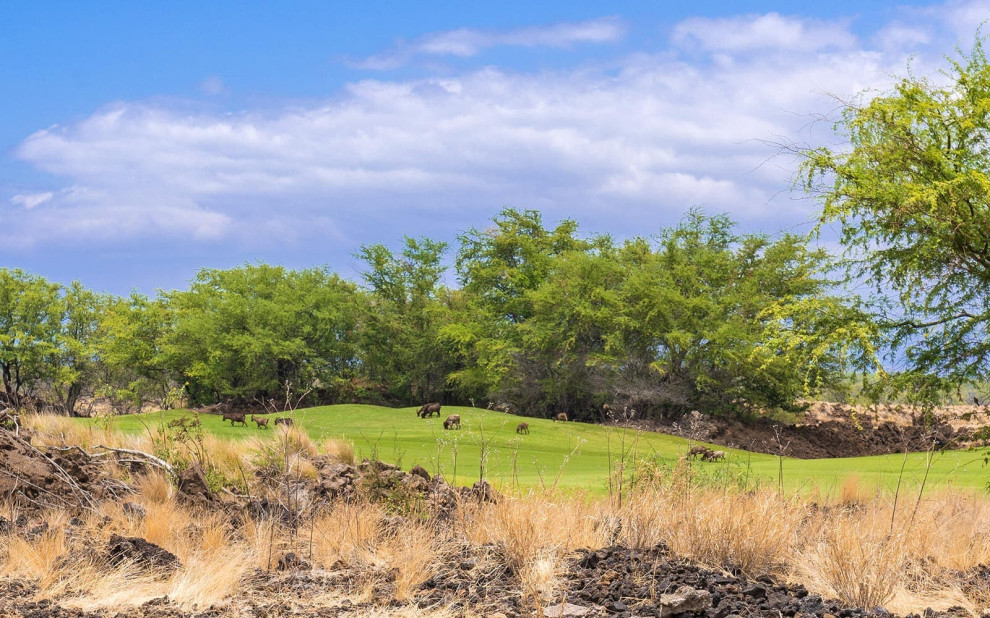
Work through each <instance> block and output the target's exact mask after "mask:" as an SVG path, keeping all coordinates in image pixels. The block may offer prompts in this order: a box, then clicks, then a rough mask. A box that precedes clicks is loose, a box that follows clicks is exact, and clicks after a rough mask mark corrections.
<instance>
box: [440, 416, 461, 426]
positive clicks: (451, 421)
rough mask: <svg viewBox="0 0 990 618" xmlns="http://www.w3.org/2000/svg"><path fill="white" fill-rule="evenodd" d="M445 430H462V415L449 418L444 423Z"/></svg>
mask: <svg viewBox="0 0 990 618" xmlns="http://www.w3.org/2000/svg"><path fill="white" fill-rule="evenodd" d="M443 428H444V429H460V428H461V415H460V414H451V415H450V416H448V417H447V420H445V421H444V422H443Z"/></svg>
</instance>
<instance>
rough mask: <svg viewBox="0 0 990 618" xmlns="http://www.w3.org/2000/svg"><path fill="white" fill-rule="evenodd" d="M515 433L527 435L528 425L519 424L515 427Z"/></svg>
mask: <svg viewBox="0 0 990 618" xmlns="http://www.w3.org/2000/svg"><path fill="white" fill-rule="evenodd" d="M516 433H529V423H519V424H518V425H516Z"/></svg>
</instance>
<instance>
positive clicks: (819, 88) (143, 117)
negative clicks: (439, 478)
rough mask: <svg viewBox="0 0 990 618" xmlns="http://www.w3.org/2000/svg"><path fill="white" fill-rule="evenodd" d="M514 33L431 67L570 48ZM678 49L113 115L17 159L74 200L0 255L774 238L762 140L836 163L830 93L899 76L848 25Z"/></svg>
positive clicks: (794, 205) (128, 109) (45, 212)
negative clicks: (466, 238) (480, 234)
mask: <svg viewBox="0 0 990 618" xmlns="http://www.w3.org/2000/svg"><path fill="white" fill-rule="evenodd" d="M522 32H524V31H518V32H515V33H514V34H512V36H513V37H517V39H513V38H512V37H510V36H509V34H506V33H502V34H500V35H497V36H496V35H486V36H489V37H490V38H489V39H486V41H487V42H485V43H478V42H477V41H473V40H470V37H467V39H466V40H468V42H464V43H462V45H463V46H462V47H461V48H458V47H457V46H456V45H454V44H453V43H450V44H449V45H447V46H446V47H444V46H443V45H440V46H439V47H437V49H441V48H442V49H447V50H448V51H447V52H445V53H454V52H453V51H451V50H456V49H460V50H461V51H462V52H464V53H469V52H470V51H471V50H474V49H480V48H481V47H482V46H483V45H491V44H495V43H491V41H493V40H496V39H498V40H499V41H503V43H500V44H505V43H504V42H505V41H511V40H518V41H523V40H528V41H538V40H542V41H543V43H532V44H546V45H549V44H561V45H562V44H564V43H565V42H567V41H575V40H579V37H577V35H574V34H570V35H567V34H559V33H558V34H556V35H553V36H551V34H548V33H542V34H541V35H540V36H543V37H544V38H543V39H540V38H539V36H537V35H536V33H530V35H529V36H528V38H527V37H526V36H523V34H522ZM719 33H721V34H719ZM583 36H584V37H585V39H587V38H589V37H591V36H592V34H586V35H583ZM601 36H603V37H604V36H605V35H601ZM764 36H765V38H766V40H765V41H762V42H761V37H764ZM555 37H556V38H555ZM450 40H453V39H450ZM580 40H584V39H580ZM421 43H422V42H421ZM448 43H449V41H448ZM672 43H673V45H674V47H673V48H672V49H671V50H666V51H663V52H661V53H657V54H632V55H628V56H625V57H623V58H621V59H620V60H617V61H616V62H615V66H610V67H608V68H607V69H601V70H598V69H595V68H591V67H586V66H577V67H575V68H573V69H570V70H560V71H557V72H542V73H524V72H513V71H507V70H499V69H497V68H485V69H474V70H470V71H466V72H464V73H462V74H458V75H454V76H447V77H443V78H424V79H415V80H413V79H409V80H373V79H369V80H364V81H359V82H355V83H352V84H350V85H348V86H347V88H346V89H345V91H344V92H342V93H340V94H339V95H338V96H336V97H334V98H332V99H328V100H324V101H319V102H316V103H312V104H307V105H301V104H295V105H291V106H290V105H286V106H285V107H283V108H280V109H274V110H266V111H243V112H240V113H216V112H213V111H201V112H199V113H190V112H189V110H188V109H182V110H175V109H171V108H169V107H167V106H164V105H162V104H152V103H144V102H124V103H119V104H116V105H114V106H111V107H108V108H106V109H103V110H101V111H99V112H97V113H95V114H93V115H92V116H90V117H89V118H86V119H85V120H83V121H81V122H78V123H73V124H69V125H66V126H57V127H50V128H48V129H45V130H41V131H38V132H36V133H34V134H33V135H31V136H30V137H28V138H27V139H26V140H24V141H23V143H22V144H21V145H20V147H19V148H18V150H17V153H16V155H17V156H18V157H20V158H21V159H23V160H25V161H28V162H30V163H31V164H33V165H34V166H36V167H37V168H39V169H41V170H44V171H46V172H50V173H52V174H56V175H58V176H60V177H63V178H65V179H67V183H68V184H69V185H70V187H71V188H72V189H71V190H70V191H64V192H57V191H56V192H53V193H52V194H51V195H50V196H49V197H47V198H46V199H45V200H42V201H36V202H35V203H34V204H33V207H32V208H30V209H29V210H25V209H24V207H25V206H27V201H25V200H27V199H28V198H27V197H26V196H27V195H28V194H24V195H22V196H20V197H21V198H23V199H21V200H19V201H16V202H15V201H14V200H12V201H11V204H12V205H13V206H18V205H19V206H20V208H21V210H20V214H19V216H17V217H14V218H10V217H5V219H6V220H10V221H14V223H12V224H11V225H8V226H6V227H5V229H3V230H0V239H2V240H3V241H5V242H12V241H15V240H16V241H17V242H22V243H28V242H39V241H40V240H41V239H46V238H61V237H68V236H72V235H75V234H80V233H81V234H85V235H87V236H94V235H95V236H98V237H107V238H118V239H119V238H142V237H162V236H166V237H182V238H192V239H198V240H200V241H202V242H216V241H218V240H224V241H226V240H230V239H242V240H243V241H244V242H247V243H252V242H255V241H256V237H257V236H259V233H258V230H259V229H262V228H263V229H269V230H278V231H277V234H278V235H279V237H280V238H296V239H302V240H306V239H309V238H313V237H314V236H318V237H320V238H324V239H325V238H336V239H344V238H351V239H352V240H353V238H354V236H355V235H356V234H357V232H356V230H361V231H362V233H366V236H365V237H362V238H361V239H360V240H361V241H362V242H369V241H379V240H382V234H383V232H382V229H383V226H384V225H389V226H392V228H394V229H396V230H399V231H396V232H394V233H393V235H396V236H397V235H400V234H402V233H408V232H409V230H411V229H413V224H412V222H414V221H419V222H420V223H421V224H422V221H424V220H425V221H427V222H428V224H427V225H428V226H429V227H430V230H431V232H430V233H431V235H437V229H438V227H439V226H441V225H454V226H457V227H455V229H451V230H446V232H447V233H446V235H445V236H444V237H446V238H450V237H452V235H453V233H454V232H456V231H457V229H458V228H459V229H463V227H464V226H465V224H468V225H475V224H477V223H478V221H479V218H480V219H482V220H484V219H487V218H488V217H490V216H491V215H492V214H493V213H494V212H496V211H497V210H498V209H499V208H500V207H503V206H505V205H513V206H517V207H520V208H540V209H543V210H544V211H545V212H547V213H548V215H549V216H548V218H550V219H553V218H555V217H563V216H567V217H573V218H575V219H577V220H579V221H583V222H590V223H591V225H592V229H599V230H602V229H604V230H607V231H613V232H616V233H619V234H622V233H640V234H649V233H651V232H653V231H655V230H656V229H657V226H659V225H660V224H669V223H670V222H672V221H673V220H676V219H677V218H678V217H679V216H680V215H681V214H682V213H683V212H684V211H685V210H686V209H688V208H690V207H691V206H694V205H702V206H704V207H706V208H707V209H709V210H711V211H729V212H731V213H732V214H733V215H734V216H735V217H736V218H738V219H741V220H743V222H744V223H746V224H747V225H748V226H749V227H757V228H763V229H770V230H772V229H780V228H781V227H784V226H790V225H798V224H800V223H801V222H804V221H807V220H808V218H809V216H810V214H811V207H810V206H809V205H808V204H807V203H805V202H798V201H792V200H788V199H787V198H786V197H780V195H779V194H780V193H781V192H786V189H787V187H788V186H789V183H790V180H791V174H792V173H793V162H792V161H781V160H771V161H770V162H767V160H768V157H771V155H772V154H773V149H772V148H770V147H768V146H767V145H766V143H765V141H766V140H776V139H784V140H806V141H809V142H812V143H817V142H821V141H831V142H834V140H835V139H836V138H835V136H833V135H832V134H831V132H830V127H829V126H828V124H827V123H815V122H813V121H812V118H813V115H814V114H819V113H822V112H825V111H828V110H829V109H831V108H833V107H834V102H833V101H832V100H830V99H829V98H828V97H825V96H823V95H822V94H821V93H822V92H831V93H835V94H837V95H842V96H850V95H852V94H854V93H856V92H859V91H862V90H863V89H865V88H869V87H879V88H883V87H885V86H886V85H887V84H888V82H889V80H890V79H891V78H890V76H891V75H895V74H898V73H902V72H903V70H904V67H905V63H906V56H905V55H904V52H903V51H901V50H890V49H886V48H884V47H882V46H880V47H877V48H866V47H864V46H863V44H862V43H861V42H859V41H858V40H857V39H856V38H855V37H853V36H852V35H851V34H849V32H848V29H847V28H846V26H845V25H843V24H838V23H823V22H819V21H813V20H799V19H797V18H793V17H782V16H780V15H777V14H773V13H771V14H767V15H756V16H749V17H740V18H734V19H731V20H697V19H694V20H687V21H686V22H684V23H682V24H680V25H679V26H678V27H677V28H675V29H674V34H673V38H672ZM918 43H919V44H920V41H918ZM516 44H523V43H516ZM684 46H687V47H689V48H690V50H685V51H683V53H681V52H680V51H678V50H683V49H684ZM699 50H700V51H701V53H702V54H706V56H705V57H704V58H701V59H700V60H699V58H698V52H699ZM781 50H787V51H788V53H786V54H782V53H779V52H780V51H781ZM914 51H916V52H917V51H918V50H917V49H915V50H914ZM922 51H923V50H922ZM942 51H943V50H941V49H939V50H936V51H935V52H934V53H930V54H929V56H933V57H935V58H936V59H937V58H938V57H939V56H940V55H941V52H942ZM437 53H439V52H437ZM922 60H923V58H922ZM919 62H920V61H919ZM916 66H917V65H916ZM424 214H426V215H427V216H426V217H424V216H423V215H424ZM3 215H4V213H3V212H2V208H0V216H3ZM596 222H600V223H604V224H605V225H606V227H604V228H603V227H601V226H600V225H599V226H597V227H596V226H595V223H596ZM420 229H422V227H421V228H420Z"/></svg>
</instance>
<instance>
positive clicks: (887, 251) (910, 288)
mask: <svg viewBox="0 0 990 618" xmlns="http://www.w3.org/2000/svg"><path fill="white" fill-rule="evenodd" d="M836 129H837V131H838V132H839V133H841V134H843V135H844V136H845V137H847V138H848V140H849V143H850V145H851V148H848V149H841V150H835V149H831V148H826V147H821V148H814V149H808V150H805V151H803V153H802V154H803V157H804V161H803V167H802V171H801V174H802V175H801V179H802V182H803V183H804V185H805V187H806V188H807V189H808V190H809V191H811V192H813V193H814V194H816V195H818V196H819V197H820V198H821V200H822V204H823V207H822V210H821V213H820V226H822V225H825V224H829V223H832V222H838V223H839V224H840V226H841V234H842V242H843V244H844V245H845V247H846V250H847V251H846V257H847V259H848V267H849V269H850V276H851V277H854V278H865V280H866V281H867V282H868V283H870V284H871V285H872V287H873V289H874V290H875V294H874V297H873V299H872V301H873V302H872V303H871V304H872V308H873V311H874V313H875V317H876V319H877V321H878V324H879V325H880V326H881V327H882V328H883V329H884V331H885V332H886V333H887V335H888V336H889V338H890V346H891V350H892V353H891V358H890V359H889V360H890V362H891V363H892V364H894V365H895V366H898V365H899V367H898V369H899V370H898V371H896V372H891V374H890V375H888V376H887V378H888V379H886V380H883V381H881V382H880V388H881V389H890V390H892V391H894V392H899V393H902V394H904V395H906V396H908V397H909V398H910V399H912V400H915V401H918V402H923V403H935V402H937V401H939V400H940V399H942V398H943V397H944V396H945V395H946V394H947V393H948V392H951V391H952V390H956V389H958V387H960V386H961V385H963V384H966V383H971V382H977V381H984V380H986V379H987V378H988V376H990V293H988V290H990V64H988V62H987V57H986V53H985V51H984V47H983V40H982V39H980V38H977V40H976V41H975V44H974V46H973V48H972V50H971V51H970V52H969V53H968V54H966V53H963V52H959V54H958V56H957V57H956V58H953V59H949V66H948V68H947V69H946V70H945V71H944V75H943V79H942V80H938V81H933V80H929V79H927V78H924V77H917V76H914V75H911V74H909V75H908V76H906V77H904V78H902V79H901V80H900V81H899V82H898V83H897V85H896V86H895V87H894V89H893V91H892V92H889V93H887V94H884V95H881V96H876V97H873V98H867V96H866V95H864V96H863V97H861V100H860V101H856V102H852V103H848V104H846V105H845V106H844V109H843V112H842V116H841V119H840V120H839V121H838V123H837V124H836Z"/></svg>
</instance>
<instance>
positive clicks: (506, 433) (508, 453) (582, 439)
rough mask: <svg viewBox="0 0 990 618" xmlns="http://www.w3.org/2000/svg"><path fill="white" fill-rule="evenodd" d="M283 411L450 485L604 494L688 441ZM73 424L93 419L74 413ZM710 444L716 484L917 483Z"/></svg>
mask: <svg viewBox="0 0 990 618" xmlns="http://www.w3.org/2000/svg"><path fill="white" fill-rule="evenodd" d="M182 414H188V412H184V411H169V412H159V413H149V414H141V415H133V416H121V417H116V418H114V419H112V421H110V422H111V424H112V426H113V428H115V429H119V430H122V431H125V432H143V431H148V430H149V429H150V428H154V427H157V426H159V425H160V424H163V423H167V422H168V421H169V420H170V419H172V418H175V417H177V416H180V415H182ZM450 414H459V415H460V416H461V418H462V426H463V428H462V429H461V430H460V431H456V430H453V431H444V429H443V419H444V418H446V417H447V416H448V415H450ZM290 416H292V417H293V419H294V421H295V423H296V424H297V425H298V426H300V427H302V428H303V429H305V430H306V432H307V433H308V434H309V435H310V436H311V437H312V438H313V439H314V440H319V439H322V438H341V439H344V440H347V441H350V442H351V443H353V445H354V450H355V452H356V454H357V456H358V458H361V457H369V458H378V459H382V460H384V461H388V462H392V463H398V464H401V465H402V466H403V467H405V468H407V469H408V468H411V467H412V466H413V465H416V464H419V465H422V466H423V467H425V468H426V469H427V470H429V471H430V473H436V472H438V471H439V472H441V473H442V474H443V475H444V476H445V477H446V478H447V479H448V481H454V482H456V483H458V484H470V483H472V482H474V481H476V480H477V479H478V478H479V476H480V474H481V467H482V465H484V467H485V476H486V478H488V479H489V480H490V481H491V482H493V483H496V484H498V485H502V486H518V487H520V488H526V487H550V486H553V485H554V484H556V485H557V486H558V487H561V488H569V489H575V490H586V491H588V492H591V493H605V492H607V491H608V490H609V470H613V471H614V470H617V469H619V467H620V465H621V462H622V461H623V459H624V460H625V470H626V475H625V482H626V483H628V482H629V481H630V479H631V478H632V477H633V476H634V472H633V468H634V466H633V462H640V463H641V465H639V466H637V467H636V469H637V472H636V473H635V474H639V475H640V476H641V475H642V474H643V471H644V470H647V469H650V468H652V469H656V468H658V467H666V468H668V469H669V468H672V467H673V466H674V465H675V464H676V461H677V459H678V457H680V456H682V455H684V453H685V452H686V451H687V449H688V447H689V444H688V441H687V440H685V439H683V438H679V437H675V436H669V435H666V434H658V433H650V432H636V431H632V430H625V429H616V428H610V427H604V426H601V425H592V424H585V423H573V422H569V423H554V422H551V421H550V420H546V419H534V418H524V417H518V416H514V415H511V414H503V413H501V412H493V411H487V410H481V409H477V408H468V407H458V406H449V407H448V406H444V408H443V410H442V412H441V416H440V418H437V417H433V418H430V419H421V418H418V417H417V416H416V408H400V409H394V408H385V407H380V406H369V405H347V404H345V405H335V406H324V407H318V408H308V409H302V410H297V411H295V412H293V413H291V414H290ZM201 418H202V422H203V426H204V428H205V429H206V431H209V432H211V433H214V434H216V435H218V436H223V437H229V438H231V439H248V438H253V439H271V437H272V435H273V433H274V432H272V431H270V430H269V431H267V432H266V431H264V430H259V429H257V428H256V427H255V426H254V425H253V424H250V426H249V427H246V428H245V427H241V426H237V427H232V426H231V425H230V423H229V422H222V421H221V418H220V417H219V416H214V415H202V417H201ZM521 421H525V422H528V423H529V425H530V433H529V435H518V434H516V433H515V429H516V425H517V424H518V423H519V422H521ZM79 422H82V423H87V424H94V423H98V422H103V421H94V420H92V419H81V420H80V421H79ZM711 446H713V448H717V449H720V450H724V451H726V452H727V454H728V457H727V459H726V461H725V462H715V463H707V462H698V464H697V465H695V466H693V467H692V470H691V474H700V475H705V476H708V477H711V479H712V480H713V481H714V482H719V483H726V484H737V483H738V484H747V485H753V484H760V485H764V486H776V485H777V483H778V481H779V479H780V477H781V476H782V478H783V484H784V487H785V488H786V489H788V490H801V491H815V490H818V491H822V492H828V493H834V492H838V491H841V489H842V487H843V486H844V485H846V486H847V487H850V486H852V485H858V488H859V490H860V491H861V492H864V493H872V492H874V491H876V490H877V489H882V490H886V491H893V490H894V488H895V487H896V485H897V483H898V477H899V476H900V477H901V479H902V482H901V488H902V491H905V490H908V491H910V490H912V489H913V490H915V491H916V490H917V488H918V487H919V486H920V484H921V483H922V482H923V481H924V479H925V475H926V468H927V463H926V462H927V461H928V455H927V454H925V453H913V454H911V455H909V456H908V458H907V460H906V461H905V458H904V455H886V456H877V457H856V458H846V459H816V460H799V459H790V458H784V459H783V460H782V461H779V460H778V459H777V458H776V457H773V456H770V455H764V454H759V453H749V452H746V451H741V450H734V449H728V448H724V447H716V446H714V445H711ZM482 453H485V454H486V457H484V458H483V457H482ZM623 454H624V456H623ZM644 462H645V463H644ZM902 465H903V467H904V472H903V475H901V468H902ZM927 476H928V478H927V481H926V483H927V486H928V487H930V488H936V487H945V486H954V487H972V488H984V487H986V485H987V482H988V481H990V469H987V468H986V467H985V466H984V465H983V458H982V455H981V454H979V453H974V452H969V451H950V452H946V453H936V454H934V456H932V458H931V468H930V470H928V474H927ZM614 478H615V476H614V475H613V479H614ZM850 479H852V480H850Z"/></svg>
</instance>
